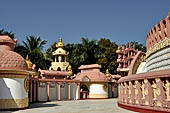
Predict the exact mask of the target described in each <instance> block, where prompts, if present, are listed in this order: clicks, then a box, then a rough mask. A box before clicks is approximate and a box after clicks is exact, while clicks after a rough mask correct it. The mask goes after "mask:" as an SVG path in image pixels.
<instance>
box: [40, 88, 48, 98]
mask: <svg viewBox="0 0 170 113" xmlns="http://www.w3.org/2000/svg"><path fill="white" fill-rule="evenodd" d="M38 89H39V98H38V99H39V101H47V99H48V96H47V85H46V86H45V87H39V88H38Z"/></svg>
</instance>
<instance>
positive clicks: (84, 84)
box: [0, 36, 121, 109]
mask: <svg viewBox="0 0 170 113" xmlns="http://www.w3.org/2000/svg"><path fill="white" fill-rule="evenodd" d="M16 43H17V40H12V39H11V38H10V37H9V36H0V75H1V76H0V89H1V92H0V109H23V108H27V107H29V103H33V102H42V101H43V102H44V101H52V100H58V101H60V100H79V99H91V98H93V99H102V98H112V97H117V92H118V90H117V84H118V79H119V78H120V77H121V76H120V75H111V74H110V73H109V70H107V71H106V73H105V74H104V73H102V72H100V68H101V66H100V65H98V64H89V65H82V66H80V67H79V70H80V73H78V74H77V75H76V76H74V77H73V76H72V74H73V72H72V69H71V65H69V62H67V61H66V57H67V55H68V53H67V52H66V51H65V50H64V49H63V47H64V43H63V42H62V39H61V38H60V39H59V42H58V43H57V44H56V47H57V49H56V50H55V51H54V52H53V53H52V54H53V55H54V61H53V62H51V66H50V68H49V70H41V69H39V70H38V72H36V70H35V67H36V65H35V64H33V63H32V62H31V61H30V59H29V56H28V55H27V57H26V59H24V58H22V57H21V56H20V55H19V54H17V53H15V52H14V51H13V48H14V45H15V44H16Z"/></svg>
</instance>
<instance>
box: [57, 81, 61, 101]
mask: <svg viewBox="0 0 170 113" xmlns="http://www.w3.org/2000/svg"><path fill="white" fill-rule="evenodd" d="M60 100H61V83H60V82H58V101H60Z"/></svg>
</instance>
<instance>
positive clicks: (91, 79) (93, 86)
mask: <svg viewBox="0 0 170 113" xmlns="http://www.w3.org/2000/svg"><path fill="white" fill-rule="evenodd" d="M100 68H101V66H100V65H98V64H92V65H82V66H80V67H79V69H80V70H81V72H80V73H79V74H77V76H76V78H75V80H79V81H80V84H81V89H80V93H81V94H80V98H83V99H85V98H108V84H107V82H108V81H107V77H106V76H105V74H104V73H102V72H100Z"/></svg>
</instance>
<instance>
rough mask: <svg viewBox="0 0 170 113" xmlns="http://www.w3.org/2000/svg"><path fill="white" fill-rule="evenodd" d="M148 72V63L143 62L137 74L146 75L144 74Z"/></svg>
mask: <svg viewBox="0 0 170 113" xmlns="http://www.w3.org/2000/svg"><path fill="white" fill-rule="evenodd" d="M146 71H147V70H146V62H142V63H141V64H140V65H139V67H138V69H137V71H136V74H139V73H144V72H146Z"/></svg>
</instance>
